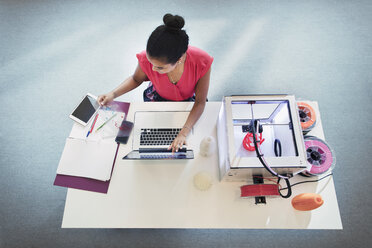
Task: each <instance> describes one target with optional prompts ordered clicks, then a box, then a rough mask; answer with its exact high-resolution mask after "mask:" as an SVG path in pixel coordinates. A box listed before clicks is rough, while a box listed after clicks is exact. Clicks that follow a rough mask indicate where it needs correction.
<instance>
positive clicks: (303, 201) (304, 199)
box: [292, 193, 324, 211]
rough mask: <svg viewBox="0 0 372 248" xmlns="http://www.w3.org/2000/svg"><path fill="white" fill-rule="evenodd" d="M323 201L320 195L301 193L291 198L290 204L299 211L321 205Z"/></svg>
mask: <svg viewBox="0 0 372 248" xmlns="http://www.w3.org/2000/svg"><path fill="white" fill-rule="evenodd" d="M323 202H324V201H323V199H322V196H321V195H318V194H315V193H303V194H299V195H297V196H295V197H294V198H293V199H292V206H293V208H294V209H297V210H300V211H310V210H313V209H316V208H318V207H320V206H322V205H323Z"/></svg>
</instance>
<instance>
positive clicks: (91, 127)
mask: <svg viewBox="0 0 372 248" xmlns="http://www.w3.org/2000/svg"><path fill="white" fill-rule="evenodd" d="M97 118H98V113H97V114H96V117H94V121H93V123H92V125H91V126H90V130H89V131H88V133H87V137H88V136H89V134H91V133H92V131H93V128H94V125H95V124H96V121H97Z"/></svg>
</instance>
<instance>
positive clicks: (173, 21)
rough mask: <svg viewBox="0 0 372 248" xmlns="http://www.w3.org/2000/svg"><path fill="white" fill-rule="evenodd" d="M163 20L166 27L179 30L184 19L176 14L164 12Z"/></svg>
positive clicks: (183, 24) (183, 23)
mask: <svg viewBox="0 0 372 248" xmlns="http://www.w3.org/2000/svg"><path fill="white" fill-rule="evenodd" d="M163 22H164V24H165V26H166V27H167V28H170V29H175V30H181V29H182V28H183V26H185V20H184V19H183V18H182V17H181V16H178V15H172V14H165V15H164V17H163Z"/></svg>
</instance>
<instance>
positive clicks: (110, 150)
mask: <svg viewBox="0 0 372 248" xmlns="http://www.w3.org/2000/svg"><path fill="white" fill-rule="evenodd" d="M116 148H117V144H116V143H115V142H112V141H105V140H100V141H90V140H84V139H74V138H67V139H66V144H65V148H64V150H63V153H62V156H61V160H60V162H59V165H58V169H57V174H61V175H69V176H78V177H86V178H93V179H97V180H101V181H108V180H110V176H111V170H112V165H113V161H114V159H115V153H116Z"/></svg>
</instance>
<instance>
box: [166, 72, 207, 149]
mask: <svg viewBox="0 0 372 248" xmlns="http://www.w3.org/2000/svg"><path fill="white" fill-rule="evenodd" d="M210 75H211V68H209V70H208V72H207V73H205V75H204V76H203V77H201V78H200V79H199V81H198V83H197V84H196V87H195V103H194V106H193V107H192V109H191V112H190V114H189V116H188V117H187V120H186V122H185V125H184V126H183V128H182V129H181V131H180V133H179V134H178V136H177V137H176V138H175V139H174V141H173V142H172V144H171V145H170V147H169V149H172V152H174V151H178V148H180V147H182V146H183V145H184V144H186V137H187V135H188V134H189V133H190V131H191V129H192V127H193V126H194V124H195V123H196V122H197V121H198V120H199V118H200V116H201V115H202V113H203V111H204V108H205V103H206V101H207V95H208V89H209V80H210Z"/></svg>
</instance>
